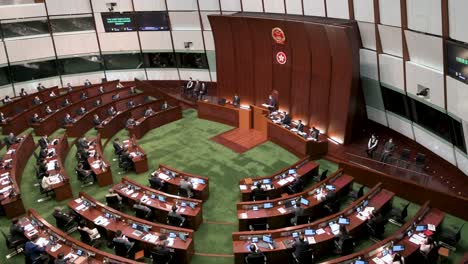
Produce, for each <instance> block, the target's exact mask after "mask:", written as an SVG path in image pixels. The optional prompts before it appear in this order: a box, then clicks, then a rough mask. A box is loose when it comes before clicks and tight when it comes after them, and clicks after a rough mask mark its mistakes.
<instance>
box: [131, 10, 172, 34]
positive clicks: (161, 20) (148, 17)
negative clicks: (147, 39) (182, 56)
mask: <svg viewBox="0 0 468 264" xmlns="http://www.w3.org/2000/svg"><path fill="white" fill-rule="evenodd" d="M135 21H136V24H137V25H138V30H139V31H167V30H169V29H170V28H169V19H168V15H167V12H163V11H162V12H137V13H135Z"/></svg>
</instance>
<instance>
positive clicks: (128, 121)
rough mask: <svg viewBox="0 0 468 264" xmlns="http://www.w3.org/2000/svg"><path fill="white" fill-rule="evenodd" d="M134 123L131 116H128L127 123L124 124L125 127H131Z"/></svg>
mask: <svg viewBox="0 0 468 264" xmlns="http://www.w3.org/2000/svg"><path fill="white" fill-rule="evenodd" d="M135 125H136V122H135V119H134V118H133V117H130V118H129V119H127V123H126V124H125V126H126V127H127V128H130V127H133V126H135Z"/></svg>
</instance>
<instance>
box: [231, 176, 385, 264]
mask: <svg viewBox="0 0 468 264" xmlns="http://www.w3.org/2000/svg"><path fill="white" fill-rule="evenodd" d="M393 196H394V194H393V193H392V192H389V191H387V190H385V189H382V187H381V185H380V184H378V185H376V186H375V187H374V188H372V189H371V190H369V191H368V192H367V193H366V194H365V195H364V196H363V197H361V198H360V199H358V200H356V201H354V202H353V203H352V204H350V205H349V206H347V207H346V208H345V209H343V210H342V211H340V212H338V213H336V214H333V215H330V216H328V217H325V218H322V219H319V220H317V221H315V222H313V223H310V224H304V225H298V226H291V227H286V228H281V229H276V230H267V231H253V232H235V233H233V234H232V238H233V251H234V256H235V263H243V260H244V257H245V256H246V255H247V254H248V253H249V251H248V246H249V245H250V244H251V243H252V238H253V237H257V238H259V240H262V238H263V236H264V235H266V236H270V237H271V238H272V239H273V241H274V243H273V245H275V246H272V247H268V248H261V250H262V251H263V252H264V253H265V254H266V255H267V257H268V259H270V260H271V259H274V260H275V262H270V263H281V262H283V263H287V262H288V261H289V259H290V256H291V253H292V248H291V246H292V243H293V241H292V239H293V235H294V233H296V234H299V233H301V234H305V233H306V230H307V231H310V232H311V234H308V235H306V239H307V240H308V241H309V244H310V245H311V247H312V248H313V249H314V252H315V253H316V255H317V256H323V255H326V254H329V253H331V252H332V251H333V249H334V238H335V235H334V233H333V231H332V227H333V230H336V229H337V228H338V227H339V225H340V224H338V221H339V219H340V218H342V217H344V218H347V219H348V220H349V224H348V225H347V227H346V228H347V230H348V232H349V234H350V235H352V236H354V237H361V236H362V234H365V232H363V230H364V228H365V223H367V221H368V219H369V216H368V215H366V214H363V213H362V212H366V211H368V210H373V211H374V212H375V211H384V210H387V209H388V208H390V204H391V200H392V197H393Z"/></svg>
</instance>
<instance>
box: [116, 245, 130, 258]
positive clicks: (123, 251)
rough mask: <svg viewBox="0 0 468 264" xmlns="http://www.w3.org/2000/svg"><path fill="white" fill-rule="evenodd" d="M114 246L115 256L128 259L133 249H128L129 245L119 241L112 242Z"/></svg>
mask: <svg viewBox="0 0 468 264" xmlns="http://www.w3.org/2000/svg"><path fill="white" fill-rule="evenodd" d="M112 245H113V246H114V253H115V255H117V256H119V257H124V258H126V257H128V255H129V254H130V250H131V247H130V248H127V245H125V244H124V243H122V242H119V241H112Z"/></svg>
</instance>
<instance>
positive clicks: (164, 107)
mask: <svg viewBox="0 0 468 264" xmlns="http://www.w3.org/2000/svg"><path fill="white" fill-rule="evenodd" d="M168 108H169V104H162V105H161V110H166V109H168Z"/></svg>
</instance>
